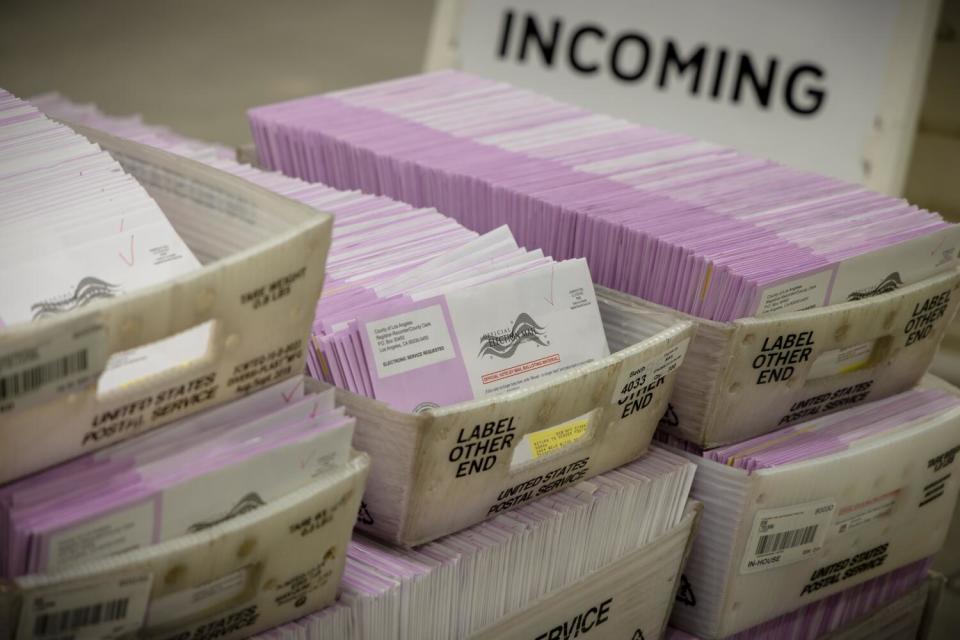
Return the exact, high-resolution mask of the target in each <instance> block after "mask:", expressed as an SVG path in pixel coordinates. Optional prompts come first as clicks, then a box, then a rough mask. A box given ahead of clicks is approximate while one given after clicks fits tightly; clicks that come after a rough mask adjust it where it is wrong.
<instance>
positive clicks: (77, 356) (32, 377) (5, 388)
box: [0, 349, 88, 402]
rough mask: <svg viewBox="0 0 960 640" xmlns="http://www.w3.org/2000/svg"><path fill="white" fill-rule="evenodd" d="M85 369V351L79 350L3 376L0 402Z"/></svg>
mask: <svg viewBox="0 0 960 640" xmlns="http://www.w3.org/2000/svg"><path fill="white" fill-rule="evenodd" d="M87 368H88V358H87V350H86V349H81V350H80V351H76V352H74V353H71V354H69V355H66V356H63V357H62V358H58V359H56V360H53V361H52V362H44V363H43V364H39V365H36V366H34V367H30V368H29V369H26V370H24V371H18V372H16V373H14V374H11V375H8V376H4V377H2V378H0V402H3V401H4V400H6V399H8V398H16V397H17V396H21V395H24V394H27V393H30V392H32V391H35V390H36V389H39V388H40V387H42V386H44V385H46V384H50V383H51V382H57V381H59V380H63V379H64V378H67V377H70V376H72V375H73V374H75V373H82V372H84V371H86V370H87Z"/></svg>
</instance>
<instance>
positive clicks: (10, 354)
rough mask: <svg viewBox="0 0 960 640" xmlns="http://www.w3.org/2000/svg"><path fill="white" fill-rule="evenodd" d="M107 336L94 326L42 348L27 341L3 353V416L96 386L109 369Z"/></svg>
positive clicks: (0, 379)
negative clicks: (99, 378)
mask: <svg viewBox="0 0 960 640" xmlns="http://www.w3.org/2000/svg"><path fill="white" fill-rule="evenodd" d="M106 339H107V334H106V331H104V329H103V326H102V325H99V324H93V325H90V326H89V327H86V328H84V329H80V330H78V331H74V332H72V333H64V334H62V335H58V336H57V337H56V338H54V339H52V340H49V341H48V342H45V343H43V344H35V343H34V341H33V340H24V341H22V342H19V343H15V344H12V345H10V346H9V347H5V348H4V350H3V352H2V353H0V414H2V413H4V412H9V411H13V410H14V409H25V408H27V407H31V406H33V405H36V404H41V403H43V402H46V401H48V400H50V399H51V398H54V397H56V396H58V395H60V394H62V393H69V392H71V391H79V390H81V389H83V388H85V387H87V386H88V385H91V384H94V383H96V381H97V378H98V377H99V376H100V372H101V371H103V369H104V367H105V366H106V360H107V359H106Z"/></svg>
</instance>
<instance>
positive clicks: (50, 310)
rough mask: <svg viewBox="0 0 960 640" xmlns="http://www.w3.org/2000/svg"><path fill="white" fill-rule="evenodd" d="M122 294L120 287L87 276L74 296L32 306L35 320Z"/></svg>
mask: <svg viewBox="0 0 960 640" xmlns="http://www.w3.org/2000/svg"><path fill="white" fill-rule="evenodd" d="M118 293H120V286H119V285H115V284H110V283H109V282H106V281H104V280H101V279H100V278H94V277H93V276H87V277H86V278H82V279H81V280H80V282H78V283H77V287H76V289H74V291H73V294H72V295H68V296H63V297H61V298H53V299H50V300H41V301H40V302H37V303H35V304H32V305H30V310H31V311H33V319H34V320H39V319H40V318H46V317H48V316H52V315H56V314H58V313H66V312H67V311H73V310H74V309H79V308H80V307H85V306H87V305H88V304H90V303H91V302H93V301H95V300H100V299H103V298H115V297H116V296H117V294H118Z"/></svg>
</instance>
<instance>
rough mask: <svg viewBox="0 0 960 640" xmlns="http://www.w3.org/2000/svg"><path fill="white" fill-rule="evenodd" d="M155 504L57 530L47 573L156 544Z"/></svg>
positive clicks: (143, 505)
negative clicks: (154, 534) (154, 541)
mask: <svg viewBox="0 0 960 640" xmlns="http://www.w3.org/2000/svg"><path fill="white" fill-rule="evenodd" d="M153 520H154V505H153V501H147V502H141V503H140V504H137V505H134V506H132V507H128V508H126V509H122V510H119V511H115V512H113V513H108V514H107V515H104V516H101V517H99V518H95V519H93V520H88V521H86V522H83V523H82V524H79V525H77V526H75V527H70V528H68V529H64V530H62V531H58V532H56V533H54V534H53V535H51V536H50V538H49V542H48V544H47V559H46V563H45V565H44V571H45V572H46V573H53V572H57V571H64V570H66V569H69V568H71V567H74V566H77V565H79V564H81V563H84V562H89V561H91V560H99V559H102V558H107V557H109V556H113V555H116V554H118V553H123V552H125V551H132V550H133V549H140V548H141V547H146V546H149V545H151V544H153V529H154V526H153Z"/></svg>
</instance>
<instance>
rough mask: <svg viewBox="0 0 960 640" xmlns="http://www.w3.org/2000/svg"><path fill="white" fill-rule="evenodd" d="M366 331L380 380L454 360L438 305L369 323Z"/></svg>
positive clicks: (448, 331) (445, 324)
mask: <svg viewBox="0 0 960 640" xmlns="http://www.w3.org/2000/svg"><path fill="white" fill-rule="evenodd" d="M366 329H367V337H368V338H369V339H370V344H371V345H372V346H373V358H374V361H375V362H376V364H377V375H378V376H379V377H380V378H388V377H390V376H395V375H397V374H400V373H406V372H407V371H413V370H414V369H419V368H421V367H426V366H427V365H431V364H435V363H437V362H444V361H445V360H450V359H452V358H455V357H456V353H455V352H454V349H453V341H452V340H451V338H450V329H449V328H448V327H447V319H446V317H444V314H443V308H442V307H441V306H440V305H433V306H430V307H427V308H425V309H417V310H416V311H410V312H408V313H401V314H399V315H395V316H390V317H389V318H384V319H383V320H377V321H374V322H368V323H367V324H366Z"/></svg>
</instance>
